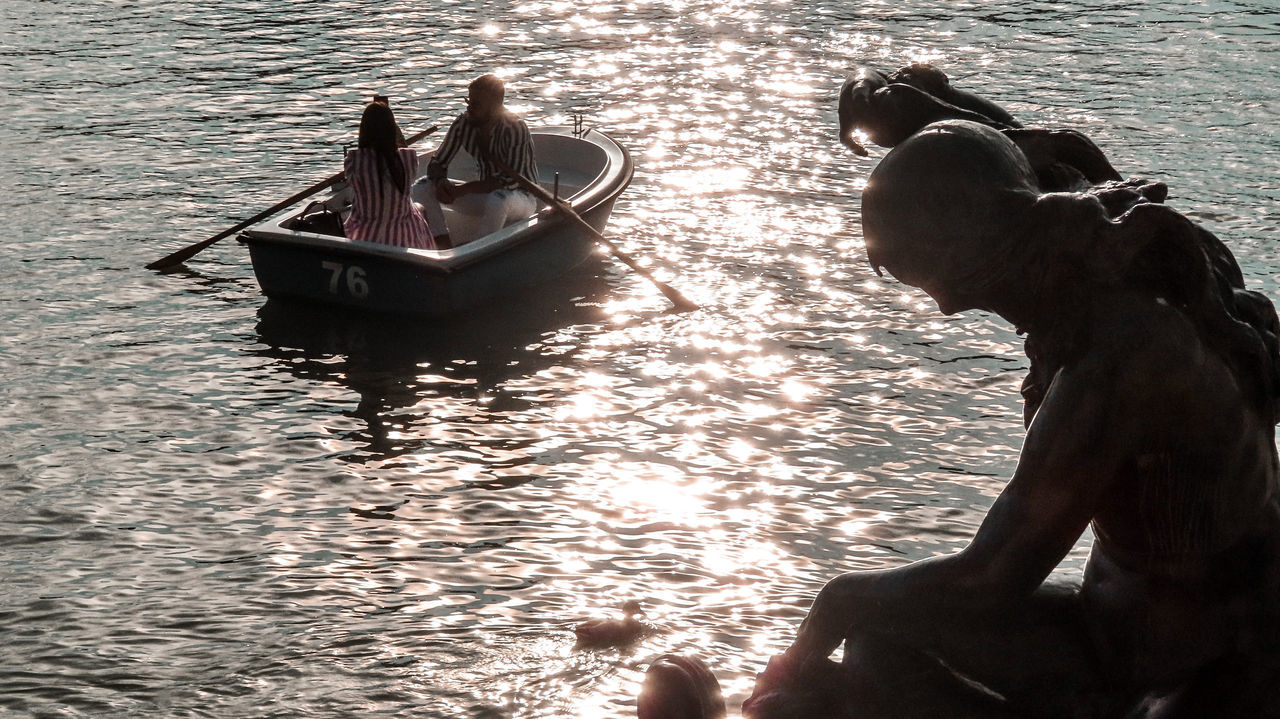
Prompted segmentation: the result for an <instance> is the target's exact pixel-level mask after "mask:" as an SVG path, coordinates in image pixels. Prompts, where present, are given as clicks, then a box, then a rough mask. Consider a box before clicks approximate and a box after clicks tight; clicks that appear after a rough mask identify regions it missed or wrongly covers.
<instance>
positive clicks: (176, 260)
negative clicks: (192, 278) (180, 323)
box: [147, 125, 440, 270]
mask: <svg viewBox="0 0 1280 719" xmlns="http://www.w3.org/2000/svg"><path fill="white" fill-rule="evenodd" d="M438 129H440V127H439V126H438V125H432V126H431V127H428V128H427V129H425V130H423V131H422V132H419V133H418V134H416V135H414V136H413V137H411V138H409V139H408V140H406V141H405V145H406V146H408V145H412V144H413V143H415V142H417V141H418V140H421V139H422V138H424V137H426V136H427V135H430V134H431V133H433V132H435V131H436V130H438ZM341 180H342V173H341V172H339V173H338V174H336V175H334V176H332V177H328V178H326V179H324V180H321V181H320V182H317V183H316V184H314V185H312V186H311V187H308V188H307V189H305V190H303V191H301V192H299V193H297V194H294V195H290V196H289V198H288V199H287V200H282V201H280V202H277V203H276V204H274V205H272V206H271V207H269V208H267V209H265V210H263V211H262V212H259V213H258V214H256V215H254V216H253V217H250V218H249V219H247V220H245V221H244V222H241V223H239V224H237V225H235V226H233V227H228V228H227V229H225V230H223V231H222V232H219V233H218V234H216V235H214V236H213V237H210V238H209V239H207V240H203V241H201V242H197V243H195V244H194V245H188V246H186V247H184V248H182V249H180V250H178V251H177V252H174V253H173V254H171V255H166V256H164V257H161V258H160V259H158V260H156V261H155V262H152V263H151V264H149V265H147V269H148V270H166V269H169V268H170V267H175V266H177V265H180V264H182V263H183V262H186V261H187V260H189V259H191V258H192V257H195V256H196V255H198V254H199V253H201V252H204V251H205V250H206V249H207V248H208V247H209V246H210V245H212V244H213V243H215V242H217V241H218V240H221V239H222V238H224V237H227V236H229V235H234V234H235V233H237V232H239V231H240V230H243V229H244V228H246V227H248V226H249V225H252V224H253V223H255V222H261V221H262V220H264V219H266V218H268V217H270V216H272V215H274V214H275V213H277V212H279V211H280V210H283V209H284V208H286V207H288V206H289V205H292V204H293V203H295V202H297V201H298V200H301V199H303V198H304V197H308V196H310V195H314V194H315V193H317V192H319V191H321V190H323V189H325V188H326V187H331V186H333V185H336V184H337V183H338V182H339V181H341Z"/></svg>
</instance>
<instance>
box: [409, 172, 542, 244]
mask: <svg viewBox="0 0 1280 719" xmlns="http://www.w3.org/2000/svg"><path fill="white" fill-rule="evenodd" d="M412 194H413V201H414V202H416V203H418V204H419V205H422V214H423V216H424V217H426V219H427V225H428V226H429V227H430V228H431V234H432V236H433V237H439V236H441V235H444V234H448V232H449V227H448V224H447V223H446V222H445V219H444V210H442V209H440V201H439V200H438V199H436V187H435V184H434V183H432V182H431V181H430V180H427V179H422V180H419V181H418V182H417V183H416V184H414V186H413V191H412ZM450 207H452V208H453V210H454V211H455V212H458V213H461V214H463V215H467V216H468V217H469V218H470V219H472V220H473V222H472V223H471V224H473V226H474V235H473V236H472V237H466V238H454V244H457V243H458V240H462V241H464V242H467V241H470V240H474V239H477V238H480V237H484V236H485V235H487V234H489V233H491V232H497V231H498V230H501V229H502V228H503V227H506V226H507V225H509V224H511V223H512V222H516V221H518V220H523V219H525V218H526V217H528V216H530V215H532V214H533V213H534V212H536V211H537V209H538V202H537V200H536V199H534V197H533V195H530V194H529V193H527V192H525V191H523V190H494V191H493V192H484V193H476V194H471V195H463V196H462V197H459V198H458V199H456V200H454V201H453V204H452V205H450Z"/></svg>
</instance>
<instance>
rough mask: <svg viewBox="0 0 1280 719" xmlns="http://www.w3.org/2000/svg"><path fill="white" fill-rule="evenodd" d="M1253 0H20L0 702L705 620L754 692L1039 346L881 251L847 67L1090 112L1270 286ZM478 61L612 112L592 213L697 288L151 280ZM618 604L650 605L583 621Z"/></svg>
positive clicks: (446, 661)
mask: <svg viewBox="0 0 1280 719" xmlns="http://www.w3.org/2000/svg"><path fill="white" fill-rule="evenodd" d="M1240 7H1243V6H1240ZM1240 7H1237V6H1236V4H1234V3H1226V4H1224V6H1223V10H1222V11H1221V12H1217V13H1213V14H1209V13H1206V12H1204V11H1203V9H1202V8H1200V7H1199V5H1198V4H1189V3H1182V4H1177V3H1175V4H1174V5H1172V6H1161V7H1137V6H1134V7H1126V8H1122V9H1116V8H1114V7H1112V6H1111V5H1110V4H1106V3H1099V2H1078V3H1068V4H1063V3H1053V4H1049V3H1039V2H1020V3H1014V4H1011V5H1007V6H1005V7H1002V8H1000V9H997V10H991V9H989V8H985V7H983V6H981V5H980V4H976V3H972V4H961V5H957V4H954V3H940V2H934V3H924V4H920V3H916V4H914V5H911V6H906V5H903V4H888V3H864V4H862V5H859V6H856V7H855V6H850V5H847V4H823V3H794V2H759V1H755V0H748V1H745V2H734V3H708V2H687V3H660V2H643V1H641V2H628V3H588V4H586V5H583V4H582V3H568V2H539V1H530V2H523V3H519V4H517V5H514V6H512V7H510V8H509V9H502V8H496V7H492V6H491V5H481V6H468V5H466V4H427V5H423V4H421V3H407V2H393V3H389V4H388V3H381V4H379V5H378V7H377V8H373V7H372V6H370V5H369V4H368V3H363V2H346V3H339V4H336V5H316V4H306V3H287V2H249V1H248V0H233V1H231V2H224V3H219V4H217V5H216V6H205V5H200V6H197V5H193V4H191V3H189V2H186V1H185V0H160V1H159V2H154V3H147V4H145V5H141V6H137V7H133V6H125V5H119V4H84V5H60V6H59V8H58V12H56V13H55V12H52V11H51V10H50V7H49V5H48V4H46V3H34V2H14V3H5V4H4V5H3V7H0V21H3V22H4V26H5V27H6V28H8V29H10V36H9V38H8V39H7V42H8V43H10V44H9V45H8V47H9V49H10V51H9V52H7V53H5V54H4V55H3V56H2V57H0V67H2V68H3V69H4V71H5V72H4V73H0V87H3V88H4V90H5V92H6V96H7V97H8V98H9V99H10V101H9V102H8V103H7V104H6V106H5V107H4V108H0V117H3V118H4V120H5V126H6V128H9V129H7V130H6V133H7V139H8V140H10V142H8V143H6V144H5V145H4V146H3V147H0V156H2V157H3V158H4V159H5V161H6V167H9V168H10V170H9V172H8V176H7V178H6V181H7V183H8V184H7V186H6V189H7V190H8V192H7V194H8V198H9V200H10V202H11V204H10V206H11V208H13V213H14V214H13V215H12V216H11V218H10V219H11V223H10V224H11V225H12V226H13V228H14V229H15V231H16V232H17V233H18V234H19V237H18V238H16V241H14V242H10V243H6V244H5V245H3V246H0V252H3V253H5V259H6V260H7V262H6V263H5V264H4V266H6V267H9V268H10V273H9V276H8V279H7V281H6V282H4V283H0V299H3V303H0V306H3V307H4V308H5V317H6V319H7V320H8V323H7V326H9V327H10V328H11V332H10V333H9V334H8V335H7V336H6V338H5V340H3V342H2V343H0V351H2V352H3V358H4V360H5V362H6V367H8V368H10V369H9V372H8V373H7V376H6V383H5V384H4V386H3V388H0V393H2V394H0V399H2V400H4V401H3V402H2V403H0V404H2V405H3V406H5V407H6V408H7V411H6V412H5V414H4V415H2V416H3V418H4V429H5V432H4V433H0V449H3V452H4V454H3V458H2V459H0V478H2V479H3V481H2V482H0V492H3V495H2V499H3V501H4V502H5V503H6V506H8V507H10V510H11V511H10V513H9V515H8V516H7V518H5V519H4V520H3V527H2V529H0V541H2V542H3V543H4V545H5V547H6V558H5V560H3V562H0V570H2V571H0V574H3V575H4V576H5V577H6V579H7V584H8V585H9V587H10V591H9V592H8V593H7V594H6V596H5V598H4V601H3V603H2V606H0V611H2V613H0V616H2V617H3V622H4V624H3V626H5V628H7V629H10V630H11V634H12V635H13V636H14V637H15V639H14V641H13V642H11V643H10V645H9V647H8V651H10V652H14V654H13V656H12V657H10V658H13V659H14V661H12V662H7V664H9V665H12V666H19V663H18V661H19V660H20V661H21V664H20V665H21V666H24V667H26V670H25V673H20V674H14V675H13V676H10V677H5V678H0V706H4V707H5V708H7V709H11V710H13V711H16V712H19V713H24V712H25V713H37V712H40V711H46V712H53V711H55V709H56V711H59V712H62V713H63V714H66V715H73V716H101V715H129V716H174V715H177V714H182V713H199V712H206V713H210V714H217V715H220V716H276V715H289V716H299V717H307V716H317V717H318V716H347V715H350V714H352V713H356V714H368V715H374V714H377V715H380V716H413V717H417V718H421V717H456V716H475V717H517V716H518V717H571V716H573V717H577V716H581V717H591V718H592V719H600V718H603V717H624V716H631V715H633V714H634V696H635V692H636V689H637V687H638V683H639V680H640V678H641V676H642V673H643V670H644V668H645V666H647V664H648V662H649V661H650V660H651V659H652V658H653V657H654V656H656V655H658V654H660V653H662V652H665V651H687V652H693V653H697V654H698V655H700V656H702V657H703V658H704V659H706V660H707V661H708V662H709V663H710V664H711V665H712V666H713V667H714V669H715V670H716V673H717V676H718V677H719V678H720V680H721V682H722V683H723V684H724V686H725V690H726V694H727V696H728V698H729V700H730V706H731V708H732V709H734V710H736V708H737V706H738V705H739V704H740V702H741V700H742V698H743V697H745V695H746V694H747V692H749V690H750V686H751V682H752V680H753V678H754V674H755V673H756V672H758V671H760V670H761V669H762V668H763V666H764V662H765V660H766V659H767V657H768V656H770V655H772V654H775V653H777V652H778V651H780V650H781V649H782V648H784V647H785V646H786V643H787V641H788V640H789V638H790V637H791V636H792V635H793V633H794V630H795V628H796V625H797V624H798V622H799V619H800V618H801V616H802V614H803V608H804V607H805V605H806V603H807V602H808V600H809V598H810V597H811V596H812V595H813V593H814V592H815V591H816V589H817V588H818V587H820V586H821V583H822V582H823V581H824V580H825V579H827V578H830V577H831V576H833V575H834V574H836V573H838V572H841V571H847V570H849V569H854V568H871V567H883V566H889V565H895V564H900V563H903V562H905V561H908V560H911V559H915V558H920V557H924V556H929V555H931V554H935V553H938V552H945V551H952V550H954V549H955V548H957V547H959V546H961V545H962V544H963V543H964V542H965V541H966V540H967V538H968V537H969V536H971V535H972V532H973V531H974V529H975V528H976V526H977V523H978V522H979V521H980V520H981V517H982V513H983V512H984V511H985V508H986V506H987V505H988V504H989V503H990V501H991V499H992V498H993V497H994V496H995V494H996V493H997V492H998V491H999V489H1000V487H1001V483H1002V481H1003V478H1005V477H1007V476H1008V474H1009V471H1010V470H1011V468H1012V466H1013V462H1014V459H1015V457H1016V452H1017V449H1018V446H1019V444H1020V442H1021V429H1020V428H1021V406H1020V403H1019V399H1018V385H1019V382H1020V381H1021V375H1022V373H1023V372H1024V371H1025V369H1026V361H1025V359H1024V358H1023V356H1022V353H1021V342H1020V340H1019V339H1018V338H1017V337H1016V336H1015V335H1014V334H1013V333H1012V332H1011V331H1010V330H1009V328H1008V327H1007V326H1004V325H1003V324H1002V323H999V322H996V321H993V320H992V319H991V318H989V317H985V316H982V315H971V316H964V317H941V316H939V315H938V314H937V312H936V311H935V310H934V308H933V307H932V305H931V304H930V303H929V302H928V301H927V298H925V297H924V296H923V295H921V294H919V293H917V292H915V291H914V290H909V289H907V288H904V287H902V286H901V285H899V284H898V283H896V282H894V281H893V280H891V279H881V278H878V277H876V276H875V275H874V273H872V272H871V271H870V269H869V268H868V267H866V263H865V261H864V260H863V255H862V252H863V247H862V240H861V236H860V230H859V228H860V216H859V211H858V202H857V197H858V192H859V191H860V190H861V189H862V187H863V186H864V184H865V179H866V175H867V173H868V172H869V170H870V168H871V167H873V166H874V163H875V161H876V159H877V157H878V156H880V155H881V154H882V151H880V150H875V151H873V156H872V157H870V158H861V159H860V158H854V157H852V156H851V155H850V154H848V153H846V152H845V151H844V150H843V148H841V147H840V146H839V145H838V144H837V143H836V142H835V133H834V125H835V117H834V115H835V112H834V96H835V91H836V89H837V88H838V86H839V83H840V81H841V79H842V78H843V76H844V74H845V73H846V72H847V71H849V70H850V69H851V68H852V67H853V66H855V65H859V64H869V65H873V66H877V67H881V68H886V69H891V68H894V67H897V66H899V65H902V64H905V63H907V62H909V61H913V60H929V61H934V62H937V63H939V64H940V65H942V66H943V67H944V68H946V69H947V70H948V71H949V72H951V73H952V76H953V80H954V81H955V82H957V84H961V85H963V86H964V87H967V88H974V89H977V90H979V91H980V92H981V93H982V94H984V95H988V96H990V97H992V98H994V99H996V100H998V101H1000V102H1002V103H1004V104H1006V105H1007V106H1008V107H1009V109H1010V110H1011V111H1013V112H1014V113H1015V114H1017V115H1018V116H1019V117H1021V118H1023V119H1024V120H1031V121H1036V122H1043V123H1052V124H1055V125H1064V126H1070V127H1075V128H1077V129H1081V130H1083V131H1084V132H1086V133H1087V134H1089V135H1090V136H1092V137H1094V138H1095V140H1097V141H1098V143H1099V144H1100V145H1101V146H1102V147H1104V149H1106V151H1107V152H1108V153H1109V154H1110V155H1112V157H1113V159H1114V161H1115V164H1116V165H1117V167H1120V168H1122V170H1123V171H1124V172H1126V173H1129V174H1134V175H1145V176H1151V177H1158V178H1159V179H1162V180H1166V181H1168V182H1169V184H1170V187H1171V189H1172V190H1173V193H1174V197H1173V199H1171V203H1175V206H1176V207H1178V208H1179V209H1182V210H1185V211H1187V212H1188V214H1190V215H1191V216H1194V217H1198V218H1202V219H1203V220H1204V221H1205V222H1207V223H1208V224H1209V225H1210V228H1211V229H1213V230H1214V231H1215V232H1216V233H1218V234H1219V235H1220V236H1222V237H1223V238H1224V239H1225V240H1227V241H1228V243H1230V244H1231V245H1232V247H1233V248H1237V249H1238V250H1239V251H1238V253H1237V254H1238V255H1240V257H1241V263H1242V265H1243V267H1244V270H1245V272H1246V275H1247V276H1248V277H1249V278H1250V279H1251V280H1259V281H1261V282H1263V283H1264V288H1265V289H1266V290H1267V291H1268V292H1269V293H1271V294H1272V295H1274V294H1275V290H1276V287H1277V281H1276V278H1277V275H1276V272H1275V270H1274V269H1273V266H1274V265H1275V261H1276V256H1275V249H1274V243H1273V242H1272V241H1271V235H1272V231H1273V228H1274V225H1275V223H1276V220H1277V218H1278V217H1280V210H1277V207H1276V200H1275V198H1276V197H1277V196H1278V195H1277V189H1280V188H1277V186H1276V180H1275V177H1274V176H1273V175H1274V172H1272V171H1271V169H1270V168H1274V167H1275V165H1276V156H1277V153H1278V152H1280V149H1278V148H1280V143H1277V142H1276V140H1275V136H1274V133H1271V132H1270V131H1268V130H1266V129H1265V128H1266V127H1268V126H1270V125H1267V124H1266V123H1264V122H1260V121H1255V120H1254V119H1253V118H1259V117H1264V116H1265V117H1268V118H1269V117H1272V116H1274V115H1276V114H1277V108H1276V106H1275V103H1274V102H1273V101H1272V99H1271V98H1270V96H1269V94H1268V93H1269V92H1270V91H1271V88H1269V86H1267V84H1266V83H1257V82H1253V80H1254V79H1256V78H1257V77H1271V76H1274V75H1275V72H1276V70H1277V67H1276V65H1277V59H1276V58H1277V51H1276V48H1275V45H1274V42H1273V40H1274V27H1275V22H1274V21H1275V17H1274V14H1272V15H1266V16H1262V17H1252V16H1249V15H1246V14H1244V13H1240V12H1233V11H1232V10H1233V9H1234V10H1238V9H1240ZM486 71H495V72H498V73H499V74H501V75H503V76H504V77H506V78H507V79H508V80H509V82H510V86H511V93H512V96H511V105H512V106H513V107H514V108H515V109H516V110H517V111H519V112H520V113H522V114H523V115H524V116H525V117H527V118H528V119H529V120H530V122H531V123H532V124H535V125H537V124H562V123H567V122H569V121H570V120H571V117H572V115H573V114H574V113H583V114H584V116H585V117H586V119H587V121H588V124H594V125H598V126H600V127H602V128H603V129H605V130H606V131H607V132H609V133H610V134H612V135H614V136H616V137H618V138H619V139H620V140H622V141H623V142H624V143H625V144H626V145H627V147H628V148H629V149H630V150H631V152H632V155H633V157H634V158H635V160H636V162H637V174H636V178H635V181H634V183H633V184H632V186H631V187H630V188H629V189H628V191H627V192H626V193H625V194H624V195H623V196H622V198H621V199H620V201H619V202H618V205H617V208H616V210H615V213H614V215H613V217H612V219H611V221H610V224H609V234H610V235H611V236H613V237H614V238H617V240H619V241H620V244H622V245H623V247H624V248H625V249H626V250H627V251H628V252H630V253H632V254H634V255H635V256H636V257H637V259H638V260H639V261H640V262H641V263H642V264H643V265H644V266H646V267H648V268H649V269H651V270H652V271H653V272H654V274H655V275H656V276H657V277H659V278H660V279H662V280H664V281H668V282H671V283H672V284H675V285H676V286H678V287H679V289H680V291H681V292H683V293H685V294H686V295H688V296H689V297H691V298H693V299H694V300H695V301H697V302H698V303H699V304H701V305H702V307H703V309H701V310H699V311H697V312H694V313H691V314H684V315H675V314H669V313H667V312H666V302H665V300H664V298H663V297H662V295H661V294H660V293H659V292H658V291H657V290H656V289H655V288H654V287H653V286H652V285H650V284H649V283H647V282H645V281H643V280H642V279H640V278H638V277H636V276H635V275H634V274H632V273H629V272H627V271H626V270H624V269H622V268H621V266H620V265H618V264H617V263H614V262H612V261H610V260H608V259H607V258H606V257H605V256H604V255H603V253H602V256H601V258H600V261H599V262H595V263H592V264H590V265H589V266H587V267H584V268H583V270H582V271H580V272H577V273H575V274H574V275H573V276H571V277H568V278H566V279H565V280H564V281H563V282H562V283H559V285H558V286H557V287H555V288H551V289H550V290H549V291H548V292H546V293H543V294H542V295H540V296H536V297H519V298H516V299H513V300H511V301H510V302H509V303H507V304H505V305H503V306H501V307H498V308H495V309H493V310H490V311H487V312H480V313H476V314H475V315H471V316H468V317H466V318H463V319H461V320H459V321H457V322H452V323H415V322H408V323H406V322H403V321H390V322H373V321H369V320H368V319H367V318H361V317H354V318H352V317H345V318H338V317H334V316H332V313H328V312H324V311H321V312H316V311H314V310H305V309H301V308H296V307H288V306H281V305H279V304H278V303H275V302H274V301H273V302H266V303H264V301H263V299H262V298H261V297H260V296H259V293H258V290H257V287H256V285H255V283H254V280H253V277H252V273H251V271H250V269H249V268H248V266H247V263H246V261H245V258H244V256H243V254H242V251H241V248H239V247H237V246H235V244H234V243H233V242H232V241H230V240H228V241H227V242H225V243H223V244H221V245H218V246H216V247H214V248H211V249H210V250H208V251H207V252H206V253H204V254H202V255H201V256H200V258H199V260H198V261H193V262H192V263H191V264H190V266H189V268H188V270H187V271H184V272H179V273H175V274H172V275H164V276H159V275H153V274H150V273H144V272H142V271H141V270H140V269H139V268H140V267H141V265H142V264H144V263H145V262H146V261H149V260H151V259H154V258H155V257H157V256H160V255H162V254H164V253H165V252H167V251H169V250H171V249H174V248H176V247H178V246H181V245H182V244H186V243H189V242H192V241H195V240H198V239H201V238H203V237H205V236H208V235H210V234H212V232H214V231H216V230H217V229H221V228H222V227H224V226H227V225H230V224H232V223H233V222H235V221H236V220H238V219H240V218H243V217H247V216H249V215H251V214H253V213H255V212H257V211H259V210H260V209H261V208H262V207H263V206H264V205H267V204H270V203H271V202H274V201H275V200H276V199H278V198H281V197H284V196H286V195H288V194H290V193H292V192H294V191H296V190H297V189H298V188H299V187H300V186H303V185H304V184H307V183H310V182H314V181H315V179H318V178H319V177H321V176H323V175H324V174H326V173H328V172H331V171H333V168H334V167H335V166H336V164H337V161H338V158H339V157H340V153H341V146H342V145H343V144H344V143H349V142H350V141H351V139H352V137H353V134H354V125H355V122H356V120H357V117H358V108H359V106H360V102H361V101H362V100H363V98H365V97H367V96H368V95H369V94H370V93H371V92H373V91H382V92H385V93H387V94H390V95H391V96H392V97H393V102H394V103H395V104H396V107H397V113H398V115H399V117H400V118H401V119H402V121H403V122H404V123H405V124H406V125H407V126H411V127H414V128H418V127H425V126H427V125H429V124H432V123H443V122H445V121H447V119H448V118H449V116H450V115H452V114H453V113H455V112H457V111H458V110H460V109H461V103H460V100H461V97H462V94H463V88H464V87H465V84H466V82H467V81H469V80H470V79H471V78H472V77H474V76H475V75H477V74H479V73H481V72H486ZM1209 99H1212V102H1209V101H1208V100H1209ZM1250 123H1252V124H1250ZM1271 125H1274V123H1271ZM1079 557H1080V554H1079V552H1077V553H1076V555H1074V557H1073V560H1072V561H1073V562H1074V564H1073V565H1072V566H1074V567H1078V562H1079ZM633 598H639V599H642V600H644V602H645V608H646V612H647V616H646V620H647V621H648V622H650V623H651V624H652V625H654V626H655V627H656V628H657V629H659V631H658V632H656V633H655V634H654V635H652V636H650V637H647V638H646V639H645V640H644V641H643V642H641V643H640V644H639V645H637V646H635V647H632V648H628V649H617V650H603V651H575V650H574V649H573V635H572V631H571V630H572V627H573V625H574V624H575V623H576V622H578V621H581V620H582V619H584V618H587V617H589V616H601V615H608V614H611V613H616V612H617V611H618V609H619V607H620V605H621V604H622V603H623V602H624V601H626V600H628V599H633ZM3 659H4V655H3V654H0V663H6V662H3V661H2V660H3Z"/></svg>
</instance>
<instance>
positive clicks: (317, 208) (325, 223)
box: [289, 200, 347, 237]
mask: <svg viewBox="0 0 1280 719" xmlns="http://www.w3.org/2000/svg"><path fill="white" fill-rule="evenodd" d="M289 229H291V230H297V231H298V232H314V233H316V234H319V235H333V236H334V237H346V236H347V235H346V233H345V232H343V230H342V215H341V214H339V213H337V212H335V211H333V210H331V209H329V208H328V207H327V206H326V205H325V204H324V202H322V201H320V200H316V201H314V202H312V203H311V204H309V205H307V208H306V209H305V210H303V211H302V214H300V215H298V216H297V217H295V218H294V219H293V221H292V222H290V223H289Z"/></svg>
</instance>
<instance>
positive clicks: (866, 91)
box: [836, 67, 889, 156]
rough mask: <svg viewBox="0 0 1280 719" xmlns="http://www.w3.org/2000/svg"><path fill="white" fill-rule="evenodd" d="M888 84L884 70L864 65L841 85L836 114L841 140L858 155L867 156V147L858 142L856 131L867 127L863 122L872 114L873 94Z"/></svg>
mask: <svg viewBox="0 0 1280 719" xmlns="http://www.w3.org/2000/svg"><path fill="white" fill-rule="evenodd" d="M888 84H889V78H888V77H887V76H886V75H885V74H884V73H883V72H880V71H879V70H872V69H871V68H868V67H864V68H859V69H858V71H857V72H855V73H854V74H853V76H852V77H850V78H849V79H848V80H846V81H845V83H844V85H843V86H841V87H840V99H839V103H838V104H837V106H836V115H837V117H838V118H839V120H840V142H841V143H843V144H844V146H845V147H847V148H849V149H850V150H853V151H854V153H856V154H858V155H863V156H865V155H866V154H867V149H866V148H865V147H863V146H862V143H860V142H858V139H857V137H855V136H854V133H855V132H857V131H858V130H864V129H866V128H864V127H863V124H864V123H865V122H866V121H867V119H868V118H869V117H870V115H871V96H872V95H873V94H874V93H875V91H876V90H879V89H880V88H882V87H886V86H887V85H888Z"/></svg>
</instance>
